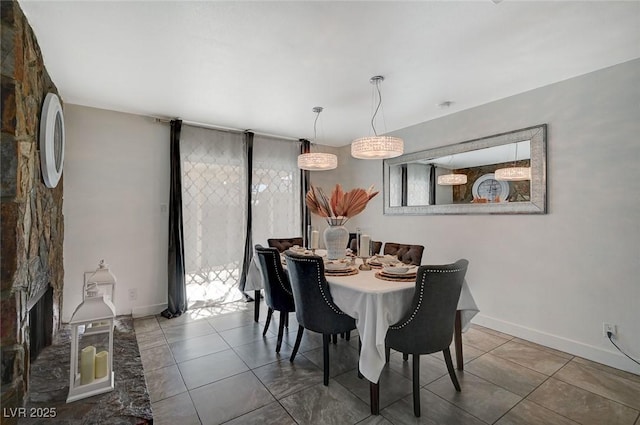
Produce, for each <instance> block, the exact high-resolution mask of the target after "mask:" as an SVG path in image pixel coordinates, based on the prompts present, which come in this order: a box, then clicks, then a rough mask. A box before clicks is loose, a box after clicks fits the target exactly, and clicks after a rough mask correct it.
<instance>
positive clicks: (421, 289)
mask: <svg viewBox="0 0 640 425" xmlns="http://www.w3.org/2000/svg"><path fill="white" fill-rule="evenodd" d="M459 271H461V269H454V270H438V269H427V270H426V272H428V273H455V272H459ZM426 278H427V273H424V274H423V275H422V282H420V298H418V305H417V306H416V308H415V309H414V310H413V312H412V313H411V317H409V318H408V319H407V320H406V321H405V322H404V323H403V324H401V325H398V326H389V329H401V328H404V327H405V326H407V325H408V324H409V323H411V322H412V321H413V319H415V317H416V315H417V314H418V311H419V310H420V306H421V305H422V297H423V295H424V281H425V279H426Z"/></svg>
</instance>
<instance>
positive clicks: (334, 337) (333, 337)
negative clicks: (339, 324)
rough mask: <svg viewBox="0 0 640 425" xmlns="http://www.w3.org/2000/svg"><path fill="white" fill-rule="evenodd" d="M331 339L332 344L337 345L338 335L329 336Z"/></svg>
mask: <svg viewBox="0 0 640 425" xmlns="http://www.w3.org/2000/svg"><path fill="white" fill-rule="evenodd" d="M331 339H332V340H333V343H334V344H337V343H338V334H333V335H331Z"/></svg>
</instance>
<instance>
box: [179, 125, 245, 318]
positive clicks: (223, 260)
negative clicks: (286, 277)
mask: <svg viewBox="0 0 640 425" xmlns="http://www.w3.org/2000/svg"><path fill="white" fill-rule="evenodd" d="M245 155H246V154H245V147H244V143H243V135H242V134H236V133H229V132H224V131H216V130H209V129H203V128H197V127H193V126H187V125H184V126H183V127H182V137H181V158H182V199H183V227H184V245H185V249H184V251H185V282H186V287H187V299H188V303H189V307H190V308H194V307H200V306H204V305H210V304H215V303H223V302H228V301H235V300H238V299H240V298H241V294H240V292H239V291H238V290H237V288H236V287H237V283H238V280H239V278H240V272H241V270H242V263H243V253H244V241H245V234H246V208H245V205H246V202H247V201H246V199H247V195H248V194H247V190H246V156H245Z"/></svg>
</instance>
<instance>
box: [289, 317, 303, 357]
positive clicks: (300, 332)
mask: <svg viewBox="0 0 640 425" xmlns="http://www.w3.org/2000/svg"><path fill="white" fill-rule="evenodd" d="M303 332H304V328H303V327H302V325H298V335H296V343H295V344H294V345H293V351H292V352H291V357H289V361H290V362H293V360H294V359H295V358H296V354H298V349H299V348H300V341H302V333H303Z"/></svg>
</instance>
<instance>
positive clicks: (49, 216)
mask: <svg viewBox="0 0 640 425" xmlns="http://www.w3.org/2000/svg"><path fill="white" fill-rule="evenodd" d="M0 7H1V9H0V17H1V28H2V34H1V43H2V56H1V59H2V65H1V67H2V87H1V98H2V116H1V121H2V132H1V140H0V161H1V168H0V201H1V214H2V216H1V220H2V233H1V240H0V243H1V245H0V249H1V257H0V261H1V264H0V275H1V278H2V284H1V293H0V303H1V310H0V311H1V315H2V317H1V321H0V330H1V341H0V349H1V351H2V374H1V378H2V400H1V402H2V407H3V408H10V407H22V406H24V404H25V402H26V398H27V394H28V390H29V371H30V364H29V354H28V353H29V315H28V314H27V313H28V311H27V303H28V302H29V301H30V298H31V297H32V296H33V295H34V294H37V293H38V292H39V291H40V289H42V288H43V287H44V286H46V285H49V284H50V285H51V286H52V287H53V298H54V300H53V303H54V312H53V315H54V317H53V329H54V333H55V332H57V329H59V327H60V312H61V311H62V285H63V278H64V269H63V262H62V254H63V246H62V244H63V237H64V233H63V231H64V228H63V225H64V223H63V216H62V180H60V182H59V183H58V185H57V187H56V188H55V189H49V188H47V187H46V186H45V185H44V182H43V180H42V176H41V172H40V156H39V146H38V137H39V125H40V111H41V108H42V104H43V101H44V97H45V95H46V94H47V93H48V92H54V93H57V92H58V90H57V88H56V86H55V85H54V84H53V82H52V81H51V78H50V77H49V74H48V73H47V70H46V68H45V66H44V60H43V58H42V54H41V52H40V48H39V46H38V42H37V40H36V37H35V35H34V33H33V30H32V29H31V26H30V25H29V23H28V22H27V19H26V18H25V16H24V14H23V12H22V10H21V8H20V5H19V4H18V3H17V2H16V1H1V2H0ZM3 422H4V421H3Z"/></svg>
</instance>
